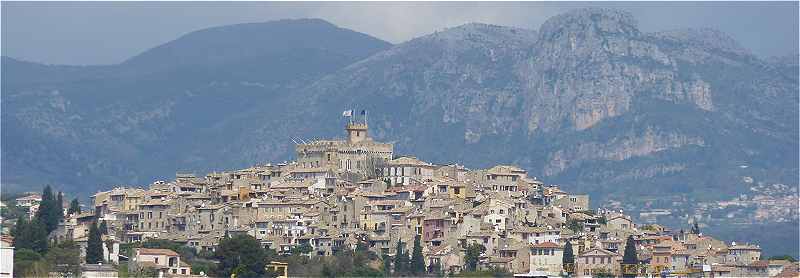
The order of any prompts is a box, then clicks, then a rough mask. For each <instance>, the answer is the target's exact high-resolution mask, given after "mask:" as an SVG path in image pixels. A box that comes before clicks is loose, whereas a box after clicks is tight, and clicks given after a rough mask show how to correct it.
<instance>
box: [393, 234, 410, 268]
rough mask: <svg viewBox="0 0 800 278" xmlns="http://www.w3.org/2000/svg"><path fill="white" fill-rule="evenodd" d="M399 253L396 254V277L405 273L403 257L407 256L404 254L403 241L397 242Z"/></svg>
mask: <svg viewBox="0 0 800 278" xmlns="http://www.w3.org/2000/svg"><path fill="white" fill-rule="evenodd" d="M396 250H397V251H395V253H394V275H401V274H403V272H404V271H405V263H404V260H403V257H406V258H407V256H406V255H405V254H403V240H402V239H398V240H397V249H396Z"/></svg>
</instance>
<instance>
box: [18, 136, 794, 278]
mask: <svg viewBox="0 0 800 278" xmlns="http://www.w3.org/2000/svg"><path fill="white" fill-rule="evenodd" d="M345 129H346V135H347V137H346V139H342V140H317V141H312V142H300V143H298V144H297V145H296V161H293V162H290V163H279V164H265V165H257V166H253V167H251V168H247V169H241V170H235V171H223V172H212V173H208V174H206V175H205V176H196V175H194V174H182V173H179V174H177V175H176V178H175V180H173V181H156V182H154V183H152V184H150V185H149V186H147V187H144V188H139V187H117V188H113V189H111V190H109V191H104V192H97V193H96V194H94V195H93V196H92V197H91V201H90V204H91V208H90V209H89V211H84V212H83V213H71V214H69V215H66V216H65V217H64V220H63V221H62V222H61V223H60V224H59V226H58V228H57V229H55V231H53V232H52V233H51V234H50V237H51V239H53V240H57V241H64V240H72V241H74V242H76V243H77V244H78V245H80V246H82V256H85V255H86V251H85V249H86V246H87V240H88V237H89V236H90V235H89V230H90V227H89V226H90V225H92V223H96V221H102V222H104V223H105V225H106V227H104V228H105V229H107V231H108V232H107V233H106V234H104V235H103V238H102V242H103V256H104V258H105V261H106V262H108V263H111V264H122V262H121V260H126V261H134V262H138V263H139V264H138V265H139V267H142V266H148V267H154V268H156V269H158V270H159V271H160V275H166V276H189V275H198V274H196V272H197V271H192V265H191V264H189V263H187V262H186V261H185V260H183V261H182V260H181V258H180V256H179V255H178V254H177V253H176V252H174V251H171V250H168V249H152V248H151V249H148V248H137V249H135V252H133V253H125V252H122V251H121V248H120V246H121V245H125V244H132V243H136V242H143V241H148V240H154V239H158V240H169V241H172V242H178V243H180V244H182V245H185V246H188V247H191V248H194V249H195V250H197V251H198V252H214V251H215V250H216V248H218V244H219V243H220V241H221V240H222V239H224V238H230V237H233V236H236V235H242V234H246V235H249V236H252V237H254V238H255V239H256V240H257V241H258V242H259V243H260V245H261V246H262V247H264V248H269V249H272V250H274V251H275V252H276V253H277V254H290V253H292V252H296V250H301V249H299V248H298V247H306V248H307V249H308V250H306V251H304V254H303V256H308V257H314V256H332V255H334V254H336V253H337V252H340V251H342V250H356V249H357V248H359V246H361V247H362V248H368V250H369V251H371V252H374V254H376V255H377V256H376V257H378V258H382V259H381V260H383V261H384V263H383V265H384V266H386V267H391V261H395V260H393V259H392V258H394V256H395V255H396V254H398V250H397V249H398V248H397V247H398V246H401V249H405V250H406V251H405V252H406V254H408V253H410V252H411V251H410V250H412V243H414V242H415V240H417V241H418V242H419V244H420V245H421V246H422V255H423V257H424V265H425V266H424V267H425V269H426V273H435V275H458V274H459V273H463V272H466V271H468V270H469V271H475V270H476V269H477V270H480V269H484V270H486V269H493V270H497V269H501V270H503V272H504V273H508V274H513V275H514V276H517V277H548V276H549V277H552V276H564V275H566V274H568V273H569V274H571V275H572V276H622V275H638V276H661V275H668V276H681V277H723V276H738V277H741V276H758V277H765V276H777V275H780V274H781V273H784V274H785V272H786V271H790V270H791V271H795V272H793V273H795V274H796V270H797V266H796V264H792V263H790V262H788V261H782V260H764V259H762V257H761V249H760V248H759V246H757V245H753V244H746V243H736V242H730V243H726V242H723V241H720V240H717V239H714V238H713V237H711V236H708V235H705V234H702V233H701V232H700V231H699V228H698V227H697V226H696V225H694V226H693V227H690V226H687V227H686V230H678V231H675V230H670V229H668V228H666V227H662V226H659V225H657V224H648V225H637V224H636V223H634V222H633V221H632V220H631V217H630V216H628V215H626V214H625V213H624V212H623V211H619V210H616V211H612V210H603V209H597V210H592V209H591V208H590V207H589V196H588V195H583V194H574V193H570V192H564V191H562V190H561V189H559V188H558V187H557V186H553V185H548V184H546V183H545V182H544V181H540V180H538V179H536V178H535V177H532V176H530V175H528V173H527V172H526V170H524V169H520V168H518V167H515V166H512V165H497V166H494V167H491V168H488V169H467V168H465V167H464V166H461V165H458V164H450V165H435V164H432V163H429V162H425V161H422V160H420V159H417V158H415V157H408V156H404V157H396V156H395V154H394V146H393V144H390V143H381V142H376V141H374V140H373V139H372V138H370V136H369V130H368V126H367V124H366V122H355V123H354V122H350V123H348V124H346V128H345ZM33 199H35V198H33ZM18 203H22V205H23V206H24V205H27V206H28V207H31V208H32V209H34V210H35V206H36V204H35V203H36V202H35V200H34V201H32V200H31V198H30V197H28V198H20V199H19V200H18ZM33 214H35V212H33V213H31V215H33ZM629 237H630V238H631V239H632V240H630V241H629V240H627V239H628V238H629ZM630 242H634V243H635V247H633V249H632V250H635V253H636V258H637V259H636V263H635V264H634V265H632V266H631V265H625V264H623V263H622V262H623V253H624V250H625V249H626V245H628V244H629V243H630ZM471 246H481V247H480V249H479V251H480V252H479V253H477V254H475V255H474V256H475V259H476V260H475V263H474V266H472V262H469V261H467V260H469V259H468V258H469V256H470V255H469V253H471V251H470V248H471ZM566 249H569V250H566ZM566 254H569V255H566ZM564 256H570V257H571V260H568V261H566V262H565V260H564ZM386 260H391V261H389V262H386ZM268 263H269V264H268V267H272V268H273V269H276V270H279V274H281V273H280V270H281V269H282V270H284V271H285V270H286V268H285V267H288V271H286V272H284V274H283V275H285V274H286V273H289V274H290V273H293V268H302V267H304V266H301V265H291V264H288V266H287V264H286V263H281V262H280V261H275V262H268ZM473 267H474V268H475V269H471V268H473ZM378 268H380V265H379V266H378ZM384 272H385V273H387V274H388V273H391V271H384ZM193 273H194V274H193Z"/></svg>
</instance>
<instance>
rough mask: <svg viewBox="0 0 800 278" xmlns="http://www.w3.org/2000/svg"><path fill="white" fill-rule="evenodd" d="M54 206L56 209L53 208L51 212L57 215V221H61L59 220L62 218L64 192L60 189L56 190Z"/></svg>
mask: <svg viewBox="0 0 800 278" xmlns="http://www.w3.org/2000/svg"><path fill="white" fill-rule="evenodd" d="M55 208H56V209H57V210H56V209H53V213H54V214H55V215H56V216H58V217H57V218H58V221H59V222H61V220H64V193H63V192H61V191H59V192H58V198H57V199H56V205H55Z"/></svg>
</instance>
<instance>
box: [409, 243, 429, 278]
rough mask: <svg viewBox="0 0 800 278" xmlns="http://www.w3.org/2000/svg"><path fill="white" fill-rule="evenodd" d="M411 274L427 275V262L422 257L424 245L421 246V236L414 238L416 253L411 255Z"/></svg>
mask: <svg viewBox="0 0 800 278" xmlns="http://www.w3.org/2000/svg"><path fill="white" fill-rule="evenodd" d="M410 268H411V273H413V274H421V273H425V261H424V258H423V257H422V244H420V236H419V235H417V236H415V237H414V251H413V252H412V253H411V267H410Z"/></svg>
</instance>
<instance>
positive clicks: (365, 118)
mask: <svg viewBox="0 0 800 278" xmlns="http://www.w3.org/2000/svg"><path fill="white" fill-rule="evenodd" d="M367 113H369V111H367V110H366V109H365V110H364V125H367Z"/></svg>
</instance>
